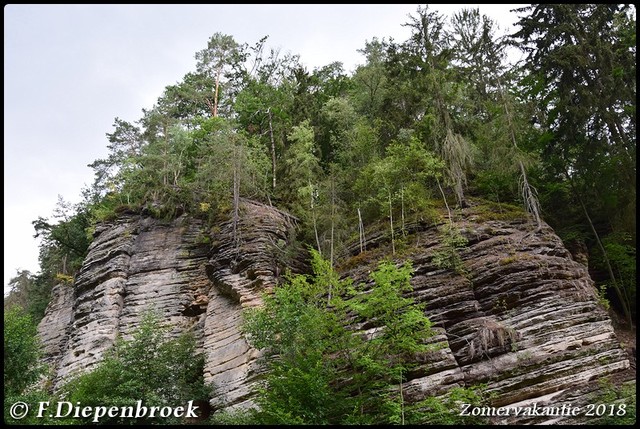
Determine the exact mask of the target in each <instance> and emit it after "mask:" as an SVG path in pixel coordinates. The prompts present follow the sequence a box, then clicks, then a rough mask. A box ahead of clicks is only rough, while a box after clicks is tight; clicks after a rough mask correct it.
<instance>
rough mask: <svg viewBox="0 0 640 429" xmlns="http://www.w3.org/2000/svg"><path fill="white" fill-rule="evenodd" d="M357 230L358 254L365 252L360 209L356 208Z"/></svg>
mask: <svg viewBox="0 0 640 429" xmlns="http://www.w3.org/2000/svg"><path fill="white" fill-rule="evenodd" d="M358 230H359V232H360V253H362V252H363V251H364V250H365V238H364V225H363V224H362V215H361V214H360V207H358Z"/></svg>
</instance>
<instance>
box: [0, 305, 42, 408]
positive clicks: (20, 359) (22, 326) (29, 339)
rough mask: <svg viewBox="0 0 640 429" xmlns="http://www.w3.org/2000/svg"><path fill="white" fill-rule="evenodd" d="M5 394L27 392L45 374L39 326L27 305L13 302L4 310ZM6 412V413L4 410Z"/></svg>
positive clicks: (11, 394) (12, 394)
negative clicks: (23, 307)
mask: <svg viewBox="0 0 640 429" xmlns="http://www.w3.org/2000/svg"><path fill="white" fill-rule="evenodd" d="M3 320H4V331H3V332H4V335H3V336H4V339H3V340H4V343H3V344H4V394H5V397H6V396H15V395H18V394H21V393H22V392H24V391H25V390H26V389H27V388H28V387H29V386H31V385H32V384H33V383H34V382H36V381H37V380H38V378H39V377H40V375H42V374H43V367H42V365H40V363H39V359H40V349H39V344H38V340H37V337H36V326H35V324H34V323H33V321H32V318H31V316H30V315H28V314H27V313H25V311H24V309H22V308H21V307H19V306H17V305H14V306H13V307H11V308H9V309H8V310H5V312H4V319H3ZM5 415H6V414H5Z"/></svg>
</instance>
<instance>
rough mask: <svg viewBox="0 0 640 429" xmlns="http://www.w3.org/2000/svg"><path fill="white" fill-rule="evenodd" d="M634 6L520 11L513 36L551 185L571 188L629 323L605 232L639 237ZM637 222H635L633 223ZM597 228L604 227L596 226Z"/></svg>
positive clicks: (543, 7) (549, 7)
mask: <svg viewBox="0 0 640 429" xmlns="http://www.w3.org/2000/svg"><path fill="white" fill-rule="evenodd" d="M630 8H631V6H630V5H617V4H611V5H610V4H593V5H591V4H576V5H574V4H571V5H569V4H567V5H543V4H536V5H533V6H529V7H525V8H520V9H516V11H517V12H520V13H528V15H525V16H522V17H521V18H520V21H519V22H518V25H519V27H520V29H519V31H518V32H516V33H515V34H514V35H513V36H514V38H515V39H516V41H517V42H518V45H519V46H520V47H521V49H523V50H524V51H525V52H526V53H527V54H528V55H527V58H526V61H525V63H524V66H523V67H524V69H525V71H526V72H527V76H526V78H525V79H524V80H523V84H524V85H525V87H526V89H527V90H528V96H529V98H530V99H531V100H532V101H533V102H535V103H536V105H537V108H538V109H537V113H538V115H537V117H538V119H537V120H538V121H539V123H540V125H541V127H542V128H543V130H544V131H545V132H546V134H545V135H543V136H544V137H545V138H544V140H543V139H541V140H540V142H539V143H540V152H541V156H542V158H543V160H544V167H545V171H544V173H545V176H546V181H548V182H564V183H566V184H568V185H569V188H570V190H571V195H572V198H573V201H571V203H572V204H577V205H578V206H579V207H582V208H583V214H584V218H585V220H586V221H587V224H588V229H589V230H590V231H591V233H592V237H593V244H594V245H595V246H597V247H598V249H599V250H600V252H601V253H602V255H603V257H604V260H605V266H606V267H607V272H608V276H609V279H610V281H611V285H612V287H613V288H614V291H615V293H616V296H617V297H618V300H619V301H620V303H621V306H622V310H623V312H624V313H625V316H626V318H627V321H628V323H629V324H631V323H632V316H631V313H630V310H629V304H628V302H627V300H626V299H625V296H624V292H623V286H620V285H619V284H618V279H616V275H615V273H614V271H613V268H612V266H611V264H610V263H606V262H607V260H608V258H607V256H606V255H607V252H606V249H605V248H604V245H603V244H602V239H601V237H600V236H601V235H607V234H609V233H611V232H626V233H629V234H631V235H632V236H633V237H635V190H636V167H635V166H636V158H635V136H636V131H635V100H636V97H635V88H636V85H635V79H636V78H635V75H636V73H635V36H634V35H632V33H631V31H632V30H633V34H635V19H634V18H633V16H632V14H631V13H630V12H631V10H630ZM630 219H633V220H634V221H633V222H629V220H630ZM596 225H598V226H596Z"/></svg>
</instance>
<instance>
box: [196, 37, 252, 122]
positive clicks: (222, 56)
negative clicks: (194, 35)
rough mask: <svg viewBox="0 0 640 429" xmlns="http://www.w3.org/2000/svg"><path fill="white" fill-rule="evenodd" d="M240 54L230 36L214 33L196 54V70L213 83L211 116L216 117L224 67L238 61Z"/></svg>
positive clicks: (238, 48)
mask: <svg viewBox="0 0 640 429" xmlns="http://www.w3.org/2000/svg"><path fill="white" fill-rule="evenodd" d="M240 53H241V50H240V45H239V44H238V43H237V42H236V41H235V40H234V39H233V37H232V36H229V35H226V34H222V33H220V32H216V33H215V34H214V35H213V36H211V38H210V39H209V42H208V43H207V47H206V48H205V49H203V50H201V51H199V52H197V53H196V60H197V61H198V62H197V64H196V68H197V70H198V72H199V73H202V74H204V75H205V76H207V77H208V78H209V79H212V80H213V81H214V82H215V85H214V90H213V103H210V104H209V109H210V111H211V116H213V117H214V118H215V117H217V116H218V105H219V92H220V87H221V85H222V84H223V82H222V81H221V78H222V77H223V73H224V71H225V67H229V66H230V64H232V63H233V62H234V61H237V60H238V57H239V55H240Z"/></svg>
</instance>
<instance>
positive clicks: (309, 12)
mask: <svg viewBox="0 0 640 429" xmlns="http://www.w3.org/2000/svg"><path fill="white" fill-rule="evenodd" d="M518 6H520V5H514V4H510V5H486V4H481V5H478V4H453V5H451V4H449V5H430V7H431V8H435V9H437V10H439V11H440V12H441V13H443V14H445V15H450V14H451V13H452V12H455V11H458V10H460V9H461V8H463V7H479V8H480V11H481V13H485V14H487V15H489V16H490V17H492V18H493V19H494V20H496V21H497V22H498V24H499V26H500V29H501V34H503V33H504V32H507V31H509V30H510V29H511V28H512V27H511V25H512V23H513V22H515V21H516V20H517V17H516V15H515V13H510V12H509V10H510V9H513V8H515V7H518ZM416 10H417V5H416V4H397V5H384V4H383V5H313V4H311V5H282V4H278V5H148V6H147V5H42V4H40V5H7V6H5V7H4V285H5V293H6V291H7V286H6V285H7V284H8V282H9V280H10V278H11V277H13V276H15V274H16V272H17V270H18V269H27V270H29V271H31V272H32V273H36V272H38V271H39V266H38V242H37V240H36V239H34V238H33V235H34V230H33V227H32V225H31V221H33V220H34V219H36V218H37V217H38V216H43V217H51V214H52V212H53V209H54V207H55V205H56V202H57V199H58V195H61V196H62V197H63V198H64V199H65V200H67V201H71V202H73V203H76V202H78V201H79V200H80V191H81V189H82V188H83V187H84V186H85V185H89V184H91V183H92V182H93V171H92V170H91V169H90V168H89V167H87V164H89V163H91V162H93V161H94V160H95V159H97V158H101V157H104V156H105V155H106V153H107V150H106V145H107V140H106V137H105V133H107V132H111V131H112V130H113V128H112V124H113V120H114V118H115V117H120V118H122V119H124V120H126V121H130V122H134V121H136V120H137V119H139V118H140V117H141V113H142V109H143V108H151V107H152V106H153V104H154V102H155V100H156V99H157V98H158V97H159V96H160V95H161V94H162V91H163V89H164V87H165V86H167V85H173V84H175V83H177V82H178V81H180V80H181V79H182V77H183V76H184V75H185V74H186V73H188V72H190V71H194V70H195V64H196V61H195V58H194V55H195V53H196V52H197V51H200V50H202V49H203V48H205V47H206V45H207V41H208V39H209V38H210V37H211V35H213V34H214V33H216V32H221V33H224V34H229V35H231V36H233V37H234V39H235V40H236V41H237V42H239V43H248V44H250V45H253V44H254V43H255V42H257V41H258V40H260V39H261V38H262V37H264V36H267V35H268V36H269V39H268V42H267V46H268V47H273V48H280V49H281V51H282V53H286V52H290V53H292V54H298V55H300V61H301V63H302V64H303V65H305V66H306V67H307V69H308V70H309V71H311V70H313V69H314V68H316V67H321V66H324V65H327V64H329V63H331V62H333V61H341V62H342V63H343V64H344V67H345V70H346V71H347V72H351V71H353V69H354V68H355V66H356V65H357V64H362V63H363V61H364V58H363V57H362V56H361V55H360V54H359V53H358V52H357V50H358V49H361V48H363V47H364V42H365V41H366V40H371V39H372V38H373V37H378V38H379V39H382V38H387V39H388V38H390V37H393V39H394V40H395V41H397V42H401V41H404V40H406V39H407V37H408V35H409V33H408V31H409V30H408V29H407V28H406V27H403V26H402V24H403V23H406V22H408V20H409V19H408V15H409V14H415V12H416Z"/></svg>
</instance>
